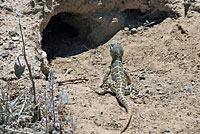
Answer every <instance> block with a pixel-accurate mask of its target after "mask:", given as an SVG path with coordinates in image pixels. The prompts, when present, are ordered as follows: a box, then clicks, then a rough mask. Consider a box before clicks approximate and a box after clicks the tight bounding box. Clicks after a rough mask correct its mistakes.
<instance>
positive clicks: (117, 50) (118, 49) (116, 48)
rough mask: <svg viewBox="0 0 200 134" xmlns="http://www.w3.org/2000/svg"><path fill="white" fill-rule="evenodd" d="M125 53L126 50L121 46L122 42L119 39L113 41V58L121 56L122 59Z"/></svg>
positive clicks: (111, 52)
mask: <svg viewBox="0 0 200 134" xmlns="http://www.w3.org/2000/svg"><path fill="white" fill-rule="evenodd" d="M123 54H124V50H123V48H122V46H121V43H120V42H118V41H115V40H113V41H111V43H110V55H111V56H112V58H113V60H115V59H118V58H120V60H121V59H122V56H123Z"/></svg>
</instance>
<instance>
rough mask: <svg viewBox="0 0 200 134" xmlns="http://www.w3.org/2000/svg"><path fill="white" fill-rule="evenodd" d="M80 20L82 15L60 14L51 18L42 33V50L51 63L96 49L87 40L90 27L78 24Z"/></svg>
mask: <svg viewBox="0 0 200 134" xmlns="http://www.w3.org/2000/svg"><path fill="white" fill-rule="evenodd" d="M80 18H81V16H80V15H78V14H71V13H60V14H58V15H55V16H53V17H52V18H51V20H50V21H49V23H48V25H47V26H46V28H45V29H44V30H43V32H42V34H43V36H42V49H43V50H44V51H45V52H46V53H47V58H48V60H49V61H51V60H52V59H54V58H55V57H68V56H73V55H76V54H80V53H82V52H85V51H88V49H91V48H93V47H94V45H93V44H92V43H90V41H88V40H87V38H86V37H87V33H89V32H90V27H89V26H85V25H83V24H81V25H80V24H78V22H79V21H80ZM81 22H83V21H81ZM85 22H86V21H85ZM77 26H79V27H77ZM81 26H84V28H83V27H81ZM81 30H82V31H81ZM80 31H81V33H80ZM83 31H84V33H83Z"/></svg>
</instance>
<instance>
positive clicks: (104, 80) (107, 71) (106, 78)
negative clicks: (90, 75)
mask: <svg viewBox="0 0 200 134" xmlns="http://www.w3.org/2000/svg"><path fill="white" fill-rule="evenodd" d="M110 72H111V66H109V67H108V68H107V70H106V74H105V75H104V78H103V83H102V84H101V86H100V87H103V85H104V84H105V83H106V81H107V80H108V76H109V75H110Z"/></svg>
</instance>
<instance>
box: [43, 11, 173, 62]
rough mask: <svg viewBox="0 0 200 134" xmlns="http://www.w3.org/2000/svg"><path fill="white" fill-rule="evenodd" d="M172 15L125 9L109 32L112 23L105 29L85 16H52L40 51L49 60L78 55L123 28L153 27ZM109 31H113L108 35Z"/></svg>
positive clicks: (67, 14) (71, 14)
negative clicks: (44, 53)
mask: <svg viewBox="0 0 200 134" xmlns="http://www.w3.org/2000/svg"><path fill="white" fill-rule="evenodd" d="M171 15H172V14H171V13H169V12H164V11H163V12H161V11H154V12H149V13H142V12H140V11H139V10H132V9H128V10H125V11H123V12H121V13H119V14H118V16H120V17H121V20H119V21H121V22H120V23H119V24H120V26H118V27H112V26H110V27H109V28H111V29H109V28H107V27H108V26H109V25H110V24H111V23H107V25H106V26H104V27H102V23H100V22H98V21H96V20H94V18H91V17H88V16H86V15H81V14H74V13H60V14H58V15H55V16H53V17H52V18H51V20H50V21H49V23H48V25H47V26H46V28H45V29H44V30H43V32H42V34H43V37H42V49H43V50H44V51H45V52H46V53H47V58H48V60H49V61H51V60H52V59H54V58H55V57H68V56H73V55H77V54H80V53H82V52H85V51H88V50H89V49H93V48H96V47H97V46H98V45H99V44H100V43H99V42H105V41H107V40H108V39H110V38H111V37H112V35H113V34H115V33H116V32H117V31H119V30H120V29H123V28H124V27H125V26H126V27H129V28H133V27H134V28H137V27H139V26H142V25H143V26H153V25H156V24H159V23H161V22H162V21H163V20H164V19H166V18H167V17H169V16H170V17H172V16H171ZM112 17H113V16H111V17H110V19H112ZM147 20H148V22H147ZM103 24H106V23H103ZM103 28H104V29H103ZM105 29H106V30H107V31H106V30H105ZM113 29H114V30H113ZM116 29H117V30H116ZM110 30H113V31H115V32H110ZM105 31H106V32H105ZM109 32H110V33H109ZM98 40H99V42H98V43H97V41H98ZM95 41H96V42H95Z"/></svg>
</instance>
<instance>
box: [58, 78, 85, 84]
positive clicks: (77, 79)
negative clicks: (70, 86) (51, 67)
mask: <svg viewBox="0 0 200 134" xmlns="http://www.w3.org/2000/svg"><path fill="white" fill-rule="evenodd" d="M83 80H85V81H88V80H89V79H87V78H75V79H69V80H63V81H56V83H58V84H63V83H66V82H76V81H83Z"/></svg>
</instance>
